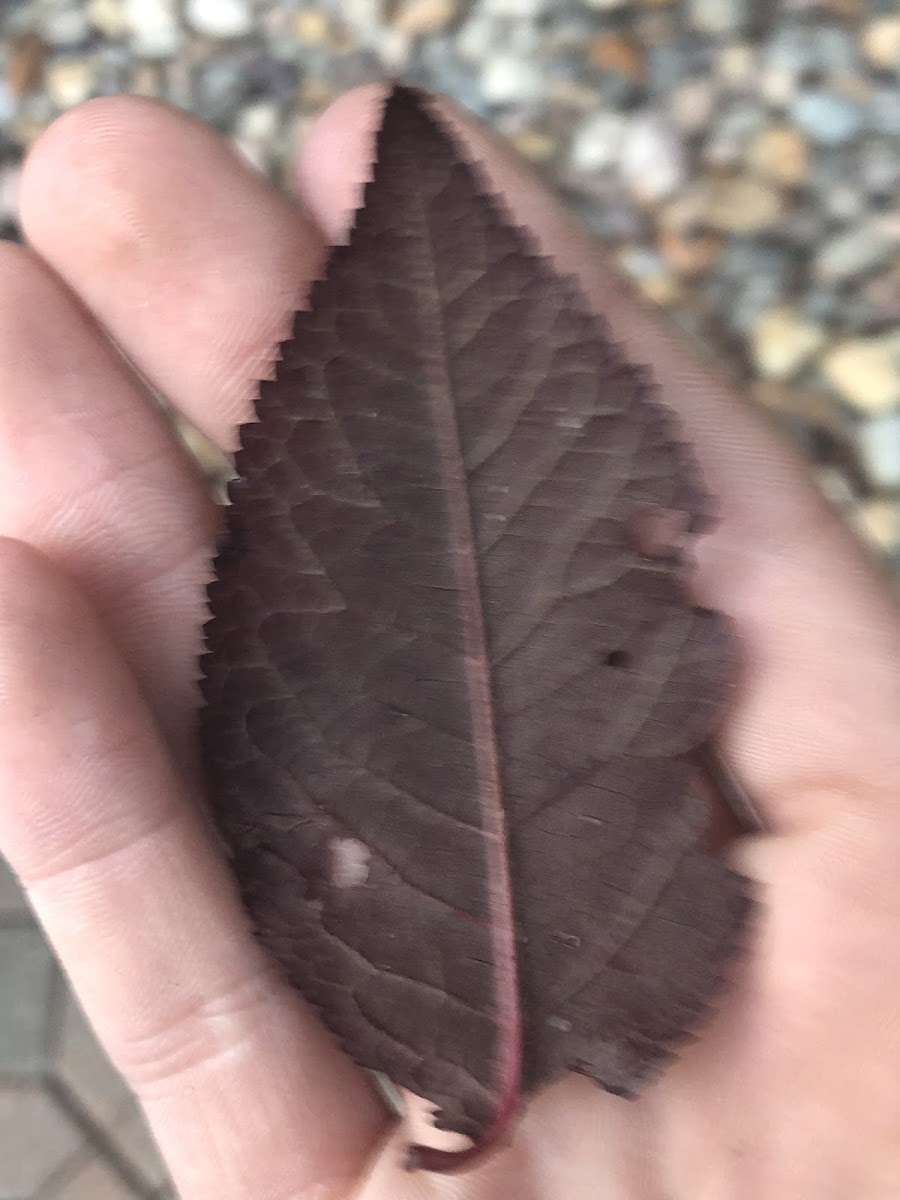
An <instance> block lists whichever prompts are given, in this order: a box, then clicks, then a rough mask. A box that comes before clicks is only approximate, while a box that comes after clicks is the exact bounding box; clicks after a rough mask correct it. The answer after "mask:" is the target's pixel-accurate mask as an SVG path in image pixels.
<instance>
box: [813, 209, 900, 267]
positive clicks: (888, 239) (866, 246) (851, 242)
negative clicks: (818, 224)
mask: <svg viewBox="0 0 900 1200" xmlns="http://www.w3.org/2000/svg"><path fill="white" fill-rule="evenodd" d="M856 195H859V193H858V192H857V193H856ZM898 248H900V243H898V240H897V239H896V238H895V237H893V236H891V234H890V232H889V231H888V230H886V229H884V228H883V227H881V226H879V225H877V224H876V223H875V222H874V221H869V222H867V223H866V224H865V225H863V226H861V227H860V228H858V229H851V230H849V231H848V232H846V233H841V234H838V236H837V237H833V238H831V239H830V240H829V241H827V242H825V243H824V245H823V246H822V248H821V250H819V252H818V254H816V257H815V259H814V262H813V273H814V275H815V277H816V278H817V279H821V280H823V281H826V282H834V281H839V280H845V279H852V278H853V277H854V276H856V275H865V274H867V273H868V272H870V271H872V270H874V269H875V268H876V267H880V266H883V265H884V264H885V263H887V262H889V261H890V260H891V258H892V257H893V256H894V254H896V252H897V250H898Z"/></svg>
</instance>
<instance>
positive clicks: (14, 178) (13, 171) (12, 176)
mask: <svg viewBox="0 0 900 1200" xmlns="http://www.w3.org/2000/svg"><path fill="white" fill-rule="evenodd" d="M21 173H22V170H21V167H20V166H19V164H18V163H12V162H6V163H0V225H3V224H5V223H6V222H7V221H10V220H12V218H13V217H14V216H15V215H16V196H17V194H18V190H19V176H20V175H21Z"/></svg>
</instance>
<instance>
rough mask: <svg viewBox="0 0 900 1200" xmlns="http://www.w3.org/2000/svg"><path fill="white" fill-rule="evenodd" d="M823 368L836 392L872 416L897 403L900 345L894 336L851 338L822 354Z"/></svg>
mask: <svg viewBox="0 0 900 1200" xmlns="http://www.w3.org/2000/svg"><path fill="white" fill-rule="evenodd" d="M821 362H822V371H823V374H824V376H825V378H826V379H827V380H828V382H829V383H830V384H831V385H832V386H833V387H834V388H835V389H836V390H837V392H838V394H839V395H840V396H842V397H843V398H844V399H845V400H847V401H848V402H849V403H850V404H852V405H853V406H854V408H857V409H859V410H860V411H861V412H863V413H866V414H869V415H875V414H878V413H882V412H885V411H886V410H887V409H890V408H892V407H893V406H894V405H896V404H898V403H900V346H898V345H897V342H896V338H892V337H882V338H851V339H850V340H849V341H846V342H841V343H839V344H838V345H836V346H834V347H833V348H832V349H830V350H829V351H828V352H827V353H826V354H825V355H823V357H822V360H821Z"/></svg>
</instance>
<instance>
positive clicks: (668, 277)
mask: <svg viewBox="0 0 900 1200" xmlns="http://www.w3.org/2000/svg"><path fill="white" fill-rule="evenodd" d="M617 259H618V261H619V263H620V265H621V266H622V267H623V268H624V269H625V271H627V272H628V274H629V275H630V276H631V278H632V279H633V280H634V281H635V283H636V284H637V285H638V288H639V289H640V291H641V292H642V293H643V294H644V295H645V296H646V297H647V299H648V300H651V301H652V302H653V303H654V304H659V305H661V306H668V305H669V304H674V303H675V301H676V300H677V299H678V298H679V295H680V290H681V289H680V286H679V283H678V280H677V279H676V278H675V277H674V276H673V275H672V273H671V272H670V271H669V270H668V268H667V267H666V264H665V263H664V262H663V260H662V258H661V257H660V256H659V255H658V254H657V253H655V252H654V251H653V250H647V249H645V248H644V247H642V246H633V247H626V248H625V249H623V250H621V251H619V253H618V255H617Z"/></svg>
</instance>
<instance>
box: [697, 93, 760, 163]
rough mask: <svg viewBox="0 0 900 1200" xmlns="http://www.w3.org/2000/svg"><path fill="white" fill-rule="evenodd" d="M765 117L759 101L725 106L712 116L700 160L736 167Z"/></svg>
mask: <svg viewBox="0 0 900 1200" xmlns="http://www.w3.org/2000/svg"><path fill="white" fill-rule="evenodd" d="M765 119H766V114H765V111H764V110H763V109H762V108H761V107H760V106H759V105H758V104H754V103H738V104H734V105H731V106H729V107H728V108H725V109H724V110H723V111H722V112H720V113H719V114H718V115H717V116H715V117H714V118H713V124H712V129H711V131H710V134H709V137H708V139H707V141H706V144H705V146H704V147H703V161H704V162H707V163H710V164H712V165H713V166H716V167H731V166H737V164H738V163H740V162H741V161H742V160H743V159H744V158H745V157H746V155H747V150H748V147H749V145H750V142H751V140H752V139H753V137H754V136H755V135H756V134H757V133H758V132H759V130H760V128H761V127H762V125H763V124H764V123H765Z"/></svg>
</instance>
